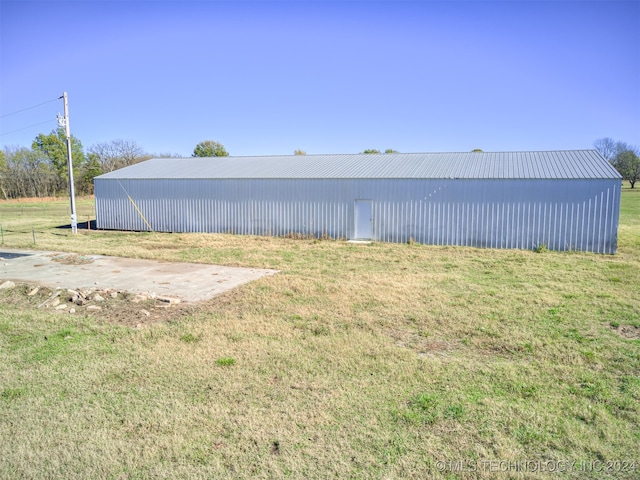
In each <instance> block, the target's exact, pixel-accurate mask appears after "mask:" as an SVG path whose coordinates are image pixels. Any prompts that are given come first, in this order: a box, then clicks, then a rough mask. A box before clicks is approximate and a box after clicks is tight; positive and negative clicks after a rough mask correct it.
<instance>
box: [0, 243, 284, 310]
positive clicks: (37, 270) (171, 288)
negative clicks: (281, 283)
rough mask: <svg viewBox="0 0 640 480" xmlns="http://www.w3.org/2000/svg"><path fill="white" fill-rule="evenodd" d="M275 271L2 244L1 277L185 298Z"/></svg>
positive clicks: (53, 285)
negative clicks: (78, 255)
mask: <svg viewBox="0 0 640 480" xmlns="http://www.w3.org/2000/svg"><path fill="white" fill-rule="evenodd" d="M275 273H277V270H266V269H258V268H236V267H221V266H218V265H206V264H201V263H172V262H159V261H154V260H139V259H132V258H121V257H109V256H103V255H88V256H81V257H77V256H76V257H74V254H70V253H60V252H45V251H35V250H15V249H3V248H0V283H2V282H4V281H5V280H13V281H14V282H25V283H34V284H38V285H42V286H46V287H49V288H63V289H69V288H70V289H82V288H86V289H88V288H94V289H112V290H118V291H127V292H132V293H147V294H148V293H154V294H156V295H157V296H166V297H174V298H179V299H180V300H182V301H184V302H198V301H201V300H207V299H209V298H212V297H214V296H216V295H219V294H221V293H223V292H225V291H227V290H230V289H232V288H235V287H237V286H239V285H242V284H245V283H248V282H251V281H253V280H257V279H258V278H261V277H264V276H267V275H273V274H275Z"/></svg>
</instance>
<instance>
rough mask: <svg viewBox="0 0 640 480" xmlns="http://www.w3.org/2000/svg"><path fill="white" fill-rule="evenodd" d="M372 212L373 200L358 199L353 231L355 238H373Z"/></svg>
mask: <svg viewBox="0 0 640 480" xmlns="http://www.w3.org/2000/svg"><path fill="white" fill-rule="evenodd" d="M371 213H372V210H371V200H356V207H355V228H354V232H353V236H354V238H355V239H357V240H371Z"/></svg>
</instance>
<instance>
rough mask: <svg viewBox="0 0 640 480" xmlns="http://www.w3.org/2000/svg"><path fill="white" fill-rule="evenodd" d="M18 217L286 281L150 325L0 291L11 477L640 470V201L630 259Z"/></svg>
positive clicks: (603, 473)
mask: <svg viewBox="0 0 640 480" xmlns="http://www.w3.org/2000/svg"><path fill="white" fill-rule="evenodd" d="M86 202H87V204H88V206H89V207H90V206H91V205H90V201H89V200H87V201H86ZM89 207H87V208H89ZM6 208H8V207H7V205H6V204H0V224H2V225H3V226H4V227H3V228H5V231H10V230H14V231H18V230H20V229H22V230H23V231H25V232H27V233H28V234H25V235H24V236H22V237H21V236H18V235H16V236H14V237H11V236H10V235H6V237H5V244H6V245H7V246H11V247H21V248H28V247H32V246H33V245H32V242H31V238H30V237H31V233H30V232H31V230H32V229H33V230H34V231H37V245H36V246H37V248H41V249H48V250H56V251H70V252H76V253H80V254H91V253H93V254H110V255H122V256H129V257H137V258H155V259H165V260H170V261H188V262H204V263H217V264H222V265H230V266H247V267H260V268H274V269H278V270H280V271H281V273H279V274H278V275H275V276H273V277H268V278H263V279H261V280H259V281H256V282H254V283H251V284H249V285H245V286H243V287H242V288H239V289H237V290H235V291H234V292H232V293H230V294H227V295H224V296H221V297H218V298H216V299H214V300H211V301H209V302H205V303H203V304H200V305H198V306H197V307H192V308H190V309H189V310H188V315H187V316H184V315H181V316H180V317H179V318H178V317H176V319H175V320H173V321H170V322H168V323H161V324H155V325H152V326H150V327H146V328H143V329H131V328H127V327H121V326H116V325H110V324H107V323H100V322H97V321H96V320H95V319H93V318H92V317H90V316H80V315H53V314H51V313H47V312H44V311H42V310H37V309H33V308H28V309H25V308H24V307H23V306H20V305H18V304H14V303H13V302H8V301H3V298H5V299H6V298H8V295H9V293H6V292H4V293H0V362H1V364H2V369H1V370H0V439H2V441H1V442H0V478H34V479H35V478H38V479H40V478H108V479H137V478H154V479H155V478H194V479H195V478H229V479H231V478H287V477H289V478H322V479H324V478H398V479H400V478H415V479H424V478H449V479H458V478H460V479H466V478H556V477H558V476H562V477H563V478H587V479H599V478H628V479H632V478H639V477H640V447H639V445H640V295H638V293H639V291H640V193H639V192H638V191H631V190H629V189H625V190H624V191H623V198H622V212H621V219H620V230H619V252H618V254H617V255H615V256H606V255H594V254H584V253H557V252H543V253H534V252H529V251H516V250H482V249H472V248H453V247H431V246H424V245H405V244H384V243H374V244H372V245H353V244H347V243H343V242H336V241H324V240H323V241H313V240H292V239H276V238H267V237H240V236H231V235H204V234H188V235H187V234H152V233H126V232H95V231H85V230H80V233H79V234H78V235H76V236H73V235H71V233H70V232H69V231H68V230H65V229H58V228H55V225H56V222H55V220H54V219H52V218H46V217H44V216H43V217H42V218H38V216H37V215H34V216H27V215H23V216H20V215H19V214H17V213H16V212H15V204H12V208H14V211H13V213H12V214H9V213H7V210H5V209H6ZM41 208H42V206H41ZM46 208H47V207H45V209H43V211H44V212H46ZM49 217H50V216H49ZM63 218H64V217H63ZM80 220H82V219H80ZM64 221H67V220H66V218H64V219H63V220H62V222H64ZM30 222H31V223H30ZM58 224H59V223H58ZM571 462H575V463H574V464H571ZM536 469H542V470H545V471H544V472H539V471H538V472H536V471H534V470H536ZM549 470H551V471H549ZM560 473H561V474H562V475H560Z"/></svg>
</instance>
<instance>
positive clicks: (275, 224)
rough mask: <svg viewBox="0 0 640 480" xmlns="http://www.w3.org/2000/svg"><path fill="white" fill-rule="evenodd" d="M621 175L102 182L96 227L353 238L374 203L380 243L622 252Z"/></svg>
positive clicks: (97, 186) (97, 193)
mask: <svg viewBox="0 0 640 480" xmlns="http://www.w3.org/2000/svg"><path fill="white" fill-rule="evenodd" d="M620 187H621V183H620V181H619V180H618V179H613V180H612V179H604V180H601V179H582V180H512V179H506V180H505V179H503V180H481V179H468V180H465V179H426V180H412V179H394V180H387V179H339V180H336V179H317V180H315V179H297V180H294V179H217V180H216V179H155V180H144V179H124V178H122V179H116V178H111V179H110V178H108V177H106V176H103V177H99V178H96V180H95V196H96V213H97V226H98V228H100V229H118V230H147V227H146V224H145V222H144V220H143V219H142V218H140V216H139V215H138V213H137V212H136V209H135V208H134V206H133V205H132V203H131V202H130V201H129V199H128V198H127V195H130V196H131V198H132V199H133V201H135V203H136V205H137V207H138V208H139V209H140V210H141V212H142V213H143V214H144V216H145V218H146V219H147V220H148V221H149V223H150V224H151V226H152V228H153V229H154V230H156V231H165V232H217V233H238V234H250V235H276V236H278V235H285V234H288V233H290V232H294V233H300V234H304V235H315V236H318V237H319V236H322V235H328V236H330V237H332V238H352V237H353V233H354V205H355V201H356V200H358V199H367V200H371V201H372V207H373V210H372V212H373V215H372V232H373V240H378V241H386V242H406V241H408V240H409V239H410V238H413V239H414V240H415V241H416V242H419V243H425V244H433V245H463V246H473V247H490V248H521V249H532V248H536V247H537V246H539V245H541V244H546V245H547V247H548V248H550V249H552V250H580V251H591V252H597V253H610V254H612V253H615V251H616V248H617V232H618V217H619V205H620Z"/></svg>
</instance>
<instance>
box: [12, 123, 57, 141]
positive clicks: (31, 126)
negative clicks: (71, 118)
mask: <svg viewBox="0 0 640 480" xmlns="http://www.w3.org/2000/svg"><path fill="white" fill-rule="evenodd" d="M49 122H53V120H45V121H44V122H40V123H34V124H33V125H29V126H28V127H23V128H18V129H17V130H11V131H10V132H4V133H0V137H4V136H5V135H10V134H12V133H16V132H21V131H22V130H28V129H29V128H33V127H37V126H38V125H44V124H45V123H49Z"/></svg>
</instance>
